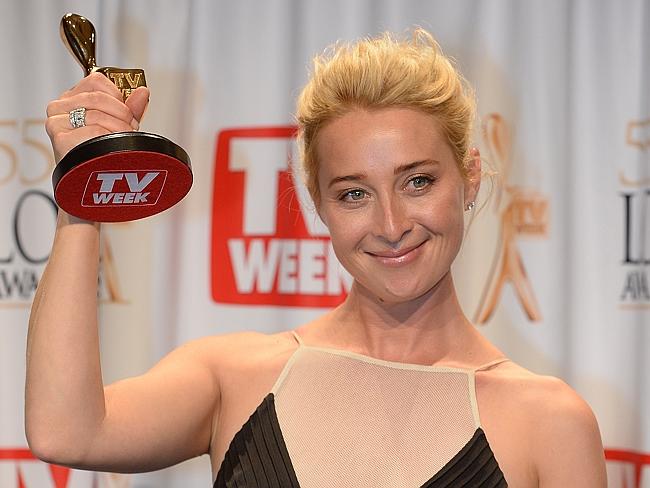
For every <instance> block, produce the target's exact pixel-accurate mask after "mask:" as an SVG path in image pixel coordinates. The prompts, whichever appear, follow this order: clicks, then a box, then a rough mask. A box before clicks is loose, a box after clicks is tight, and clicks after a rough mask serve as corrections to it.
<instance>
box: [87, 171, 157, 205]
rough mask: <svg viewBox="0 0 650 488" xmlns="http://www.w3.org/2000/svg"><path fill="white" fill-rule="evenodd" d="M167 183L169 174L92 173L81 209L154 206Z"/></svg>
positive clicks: (131, 172) (154, 172)
mask: <svg viewBox="0 0 650 488" xmlns="http://www.w3.org/2000/svg"><path fill="white" fill-rule="evenodd" d="M166 180H167V171H166V170H144V171H126V170H125V171H93V172H92V173H90V176H89V177H88V181H87V182H86V188H85V190H84V194H83V197H82V200H81V206H82V207H120V206H130V207H133V206H135V207H141V206H144V205H155V204H156V202H158V198H160V194H161V193H162V189H163V187H164V186H165V181H166Z"/></svg>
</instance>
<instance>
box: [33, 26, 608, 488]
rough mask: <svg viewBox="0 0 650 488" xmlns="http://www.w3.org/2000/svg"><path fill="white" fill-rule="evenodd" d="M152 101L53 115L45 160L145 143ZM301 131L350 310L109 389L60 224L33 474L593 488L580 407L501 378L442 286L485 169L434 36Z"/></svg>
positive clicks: (462, 91) (331, 89) (378, 49)
mask: <svg viewBox="0 0 650 488" xmlns="http://www.w3.org/2000/svg"><path fill="white" fill-rule="evenodd" d="M147 97H148V92H147V90H146V88H139V89H138V90H136V91H135V92H134V93H133V94H132V95H131V96H130V98H129V99H128V100H127V101H126V103H122V101H121V98H120V94H119V92H118V91H117V89H116V88H115V87H114V86H113V85H112V84H111V83H110V82H109V81H108V80H107V79H106V78H105V77H103V76H101V75H90V76H88V77H87V78H85V79H83V80H82V81H81V82H80V83H79V84H78V85H77V86H76V87H74V88H73V89H72V90H70V91H68V92H66V93H64V94H63V95H62V96H61V97H60V98H59V99H58V100H56V101H54V102H51V103H50V105H49V106H48V121H47V130H48V133H49V134H50V137H51V139H52V142H53V146H54V151H55V155H56V157H57V159H60V158H61V157H62V156H63V155H64V154H65V153H66V152H67V151H68V150H69V149H70V148H72V147H73V146H75V145H76V144H78V143H80V142H81V141H83V140H85V139H88V138H89V137H92V136H96V135H100V134H105V133H107V132H112V131H119V130H132V129H134V130H137V128H138V123H139V120H140V118H141V116H142V113H143V112H144V109H145V106H146V103H147ZM78 107H85V108H86V126H85V127H82V128H76V129H73V128H72V127H71V126H70V122H69V120H68V118H69V115H68V114H69V112H70V111H72V110H74V109H76V108H78ZM297 117H298V122H299V129H300V132H299V135H300V137H299V139H300V144H301V148H302V152H303V172H304V176H305V179H306V183H307V187H308V189H309V191H310V193H311V195H312V198H313V199H314V203H315V207H316V209H317V211H318V214H319V215H320V217H321V219H322V220H323V222H324V223H325V224H326V225H327V226H328V228H329V231H330V234H331V238H332V244H333V246H334V249H335V251H336V254H337V256H338V258H339V260H340V261H341V263H342V264H343V265H344V266H345V268H346V269H347V270H348V271H349V272H350V273H351V275H352V276H353V277H354V283H353V286H352V289H351V291H350V293H349V295H348V297H347V299H346V300H345V302H344V303H343V304H342V305H341V306H339V307H337V308H335V309H334V310H332V311H330V312H329V313H327V314H326V315H324V316H322V317H320V318H319V319H317V320H315V321H314V322H311V323H308V324H306V325H303V326H302V327H300V328H298V329H297V330H295V331H291V332H285V333H280V334H274V335H263V334H257V333H240V334H233V335H228V336H221V337H208V338H204V339H201V340H198V341H195V342H192V343H189V344H186V345H184V346H182V347H180V348H178V349H177V350H175V351H173V352H172V353H171V354H169V355H168V356H167V357H166V358H164V359H163V360H162V361H161V362H160V363H159V364H157V365H156V366H155V367H154V368H153V369H152V370H151V371H149V372H147V373H146V374H145V375H143V376H140V377H137V378H131V379H127V380H124V381H120V382H118V383H116V384H113V385H109V386H107V387H105V388H104V387H103V385H102V380H101V372H100V366H99V352H98V351H99V346H98V339H97V335H98V334H97V323H96V307H97V303H96V301H97V294H96V283H97V272H98V271H97V268H98V247H99V232H100V228H99V225H97V224H93V223H90V222H80V221H78V220H76V219H74V218H73V217H70V216H69V215H66V214H65V213H64V212H60V214H59V220H58V227H57V232H56V236H55V240H54V247H53V251H52V254H51V257H50V261H49V263H48V265H47V269H46V271H45V273H44V276H43V279H42V281H41V284H40V286H39V290H38V293H37V296H36V299H35V301H34V306H33V308H32V316H31V320H30V332H29V339H28V355H27V358H28V368H27V391H26V402H27V406H26V423H27V425H26V429H27V436H28V440H29V443H30V446H31V448H32V449H33V451H34V452H35V453H36V455H38V456H39V457H41V458H43V459H45V460H49V461H54V462H57V463H60V464H67V465H70V466H77V467H83V468H86V469H97V470H105V471H123V472H134V471H146V470H153V469H158V468H162V467H165V466H169V465H172V464H175V463H178V462H180V461H182V460H185V459H188V458H191V457H193V456H198V455H201V454H204V453H209V454H210V457H211V461H212V468H213V474H214V476H215V478H216V481H215V486H218V487H223V486H247V487H257V486H282V487H285V486H303V487H307V486H312V487H314V486H316V487H321V486H328V487H339V486H340V487H343V486H345V487H349V486H355V487H356V486H375V487H377V486H386V487H398V486H399V487H408V486H414V487H415V486H430V487H438V486H450V487H466V486H467V487H470V486H471V487H479V486H506V483H507V484H508V485H509V486H513V487H544V488H548V487H557V488H560V487H561V488H565V487H568V486H571V487H574V488H575V487H589V488H594V487H602V486H605V485H606V476H605V470H604V460H603V449H602V445H601V440H600V434H599V432H598V426H597V424H596V421H595V419H594V416H593V414H592V412H591V410H590V409H589V407H588V406H587V405H586V403H585V402H584V401H583V400H582V399H580V398H579V397H578V396H577V394H576V393H575V392H573V391H572V390H571V389H570V388H569V387H568V386H567V385H565V384H564V383H562V382H561V381H559V380H557V379H554V378H548V377H542V376H537V375H534V374H532V373H530V372H528V371H526V370H525V369H524V368H522V367H520V366H518V365H516V364H514V363H512V362H511V361H509V360H507V358H505V357H504V355H503V354H502V353H501V352H500V351H499V350H498V349H497V348H496V347H494V346H493V345H492V344H490V343H489V342H488V341H487V340H486V339H484V338H483V337H482V336H481V335H480V334H479V333H478V332H477V331H476V329H475V328H474V327H473V326H472V324H470V322H469V321H468V319H467V318H466V317H465V316H464V314H463V312H462V310H461V309H460V306H459V304H458V301H457V298H456V292H455V289H454V284H453V280H452V277H451V274H450V267H451V264H452V262H453V260H454V258H455V257H456V255H457V253H458V250H459V248H460V245H461V240H462V236H463V230H464V218H463V216H464V212H465V211H468V210H471V208H472V207H473V206H474V201H475V198H476V194H477V192H478V189H479V184H480V174H481V161H480V155H479V153H478V151H477V150H476V149H470V147H469V139H470V133H471V124H472V119H473V118H474V102H473V98H472V96H471V93H470V90H469V89H468V88H467V87H466V85H465V82H464V80H463V79H462V77H461V76H460V74H459V73H458V72H457V71H456V70H455V69H454V67H453V66H452V64H451V63H450V61H449V60H448V59H447V58H445V57H444V56H443V55H442V53H441V52H440V50H439V48H438V46H437V44H436V43H435V41H434V40H433V38H432V37H431V36H430V35H429V34H428V33H426V32H425V31H422V30H417V31H415V33H414V35H413V39H412V40H407V41H401V40H394V39H393V38H391V37H390V36H388V35H384V36H382V37H380V38H376V39H370V40H365V41H360V42H358V43H357V44H354V45H351V46H346V45H340V46H338V47H336V48H335V49H333V51H332V52H331V53H330V54H327V55H324V56H323V57H321V58H319V59H317V60H316V64H315V70H314V73H313V76H312V78H311V80H310V81H309V83H308V85H307V86H306V88H305V89H304V91H303V93H302V94H301V96H300V100H299V103H298V114H297Z"/></svg>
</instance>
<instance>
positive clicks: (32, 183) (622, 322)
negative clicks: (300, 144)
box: [0, 0, 650, 488]
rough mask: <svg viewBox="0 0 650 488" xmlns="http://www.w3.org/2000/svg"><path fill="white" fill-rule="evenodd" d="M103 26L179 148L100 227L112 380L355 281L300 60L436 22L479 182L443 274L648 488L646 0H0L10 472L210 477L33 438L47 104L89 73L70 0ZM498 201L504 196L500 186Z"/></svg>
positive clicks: (45, 225)
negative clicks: (166, 193) (301, 135)
mask: <svg viewBox="0 0 650 488" xmlns="http://www.w3.org/2000/svg"><path fill="white" fill-rule="evenodd" d="M68 11H74V12H78V13H80V14H82V15H84V16H86V17H88V18H90V19H91V20H92V21H93V23H94V24H95V27H96V28H97V34H98V35H97V43H98V44H97V59H98V64H99V65H101V66H121V67H126V68H144V69H145V71H146V77H147V82H148V85H149V86H150V87H151V90H152V95H151V104H150V107H149V111H148V114H147V117H146V121H145V123H144V124H143V129H144V130H147V131H149V132H155V133H159V134H163V135H165V136H167V137H169V138H171V139H172V140H174V141H176V142H178V143H179V144H181V145H182V146H183V147H185V148H186V149H187V151H188V152H189V154H190V155H191V158H192V164H193V168H194V176H195V181H194V186H193V188H192V191H191V192H190V194H189V196H188V197H187V198H186V199H185V200H184V201H183V202H182V203H181V204H180V205H178V206H177V207H175V208H173V209H172V210H169V211H167V212H165V213H164V214H161V215H159V216H156V217H153V218H149V219H146V220H143V221H139V222H135V223H130V224H124V225H110V226H109V225H107V226H106V227H105V229H106V232H105V233H104V240H103V248H102V249H103V251H102V272H101V280H100V288H101V291H100V294H101V299H102V306H101V336H102V353H103V365H104V375H105V379H106V381H113V380H116V379H118V378H122V377H124V376H128V375H135V374H139V373H142V372H144V371H146V370H147V369H148V368H149V367H151V366H152V365H153V364H154V363H155V362H156V361H157V360H158V359H159V358H160V357H162V356H163V355H164V354H166V353H167V352H168V351H169V350H171V349H172V348H174V347H175V346H177V345H179V344H181V343H183V342H185V341H187V340H190V339H193V338H196V337H200V336H205V335H210V334H222V333H226V332H231V331H235V330H241V329H255V330H259V331H266V332H274V331H280V330H284V329H287V328H291V327H294V326H296V325H298V324H300V323H301V322H304V321H306V320H309V319H311V318H313V317H314V316H316V315H318V314H321V313H323V311H324V310H325V309H326V308H328V307H331V306H333V305H335V304H336V303H338V302H339V301H340V300H341V299H342V297H343V296H344V295H345V291H346V289H347V286H348V285H349V279H348V278H347V276H346V275H345V273H343V272H342V271H341V269H340V267H339V265H338V263H337V262H336V260H335V258H333V255H332V253H331V251H330V248H329V244H328V240H327V235H326V233H325V232H324V229H323V228H322V226H321V225H320V224H319V222H318V220H317V218H316V217H315V215H314V213H313V210H312V209H311V207H310V205H309V203H308V200H307V199H305V198H303V197H304V189H302V188H301V187H300V186H299V185H298V187H297V188H296V187H294V184H293V183H294V182H293V181H292V179H291V177H290V175H289V173H288V172H287V168H288V164H289V162H290V161H291V159H292V158H294V155H295V147H294V142H293V134H294V129H293V125H292V124H293V118H292V111H293V107H294V101H295V98H296V95H297V93H298V92H299V89H300V87H301V86H302V84H303V83H304V82H305V80H306V77H307V66H308V65H309V62H310V59H311V58H312V57H313V56H314V55H315V54H317V53H319V52H321V51H322V50H323V49H324V48H325V47H326V46H327V45H329V44H331V43H333V42H335V41H336V40H338V39H344V40H352V39H355V38H357V37H360V36H365V35H371V34H376V33H379V32H381V31H383V30H393V31H397V32H404V31H405V30H406V29H408V28H409V27H412V26H414V25H421V26H423V27H425V28H427V29H429V30H431V31H432V32H433V33H434V35H435V36H436V37H437V39H438V40H439V41H440V43H441V45H442V46H443V49H444V50H445V52H446V53H448V54H450V55H452V56H453V57H455V58H456V60H457V62H458V65H459V66H460V68H461V70H462V71H463V72H464V74H465V75H466V76H467V78H468V79H469V80H470V82H471V83H472V84H473V85H474V86H475V87H476V90H477V95H478V102H479V103H478V111H479V120H478V121H477V128H476V132H475V142H476V144H477V145H478V146H479V147H480V149H481V151H482V154H483V156H484V158H485V160H486V161H487V162H488V163H490V166H491V168H492V170H494V172H498V173H499V177H498V178H499V179H500V180H501V183H502V185H500V186H499V185H495V184H493V183H495V182H496V179H497V178H492V179H491V180H490V179H486V181H485V184H484V186H483V188H484V191H483V195H482V198H481V200H480V201H479V207H480V206H483V208H482V211H481V212H480V213H478V216H477V217H476V218H475V219H474V221H473V223H472V225H471V226H470V230H469V232H468V236H467V239H466V241H465V243H464V246H463V249H462V253H461V256H460V258H459V260H458V262H457V265H456V268H455V270H454V272H455V276H456V281H457V284H458V287H459V290H460V294H461V300H462V302H463V305H464V307H465V310H466V311H467V314H468V315H469V316H470V317H472V318H473V320H474V321H475V322H476V323H477V327H478V328H479V329H480V330H481V331H482V332H483V333H484V334H485V335H486V336H488V337H489V338H490V339H492V340H493V341H494V342H495V343H496V344H497V345H498V346H499V347H501V348H502V349H503V350H504V351H505V352H506V353H507V354H508V355H509V356H510V357H511V358H512V359H513V360H515V361H517V362H519V363H520V364H522V365H523V366H525V367H527V368H529V369H531V370H533V371H535V372H537V373H541V374H551V375H556V376H559V377H561V378H563V379H564V380H565V381H566V382H568V383H569V384H570V385H571V386H572V387H573V388H575V389H576V390H577V391H578V392H579V393H580V394H581V395H582V396H583V397H584V398H586V400H587V401H588V402H589V403H590V405H591V407H592V408H593V409H594V411H595V413H596V416H597V417H598V420H599V422H600V428H601V431H602V435H603V440H604V444H605V446H606V453H607V458H608V463H607V470H608V476H609V482H610V486H612V487H615V488H618V487H646V488H647V487H650V422H649V420H648V412H649V411H650V410H649V407H650V376H649V375H647V372H648V350H649V349H650V320H649V316H650V287H649V286H648V267H649V265H650V216H649V213H650V90H649V89H648V87H649V86H650V27H649V26H650V4H649V3H648V2H645V1H643V0H626V1H616V2H614V1H611V2H607V1H604V0H603V1H593V0H582V1H580V0H576V1H572V2H569V1H559V0H551V1H546V2H532V1H519V0H511V1H506V0H496V1H491V2H487V1H483V2H481V1H471V0H457V1H427V2H424V1H421V2H420V1H408V0H383V1H369V0H367V1H360V0H345V1H344V0H330V1H328V2H322V1H317V0H313V1H297V0H296V1H289V0H285V1H280V0H277V1H264V2H262V1H258V2H254V1H238V2H236V1H212V0H209V1H208V0H205V1H187V2H178V1H177V0H165V1H163V0H156V1H154V0H141V1H139V2H126V1H117V0H116V1H111V2H108V1H106V2H102V1H98V0H94V1H88V0H83V1H82V0H78V1H72V0H70V1H63V0H56V1H42V2H40V1H38V0H23V1H21V2H15V1H9V0H3V1H2V2H1V3H0V66H2V76H0V101H1V103H0V486H1V487H3V488H4V487H8V488H14V487H16V488H18V487H21V488H22V487H56V488H63V487H75V488H77V487H78V488H82V487H83V488H85V487H91V486H92V487H95V486H132V487H140V488H144V487H148V486H163V487H190V486H191V487H207V486H210V483H211V479H210V471H209V463H208V460H207V458H206V457H203V458H199V459H197V460H192V461H190V462H187V463H183V464H182V465H179V466H177V467H174V468H170V469H168V470H164V471H161V472H157V473H151V474H144V475H133V476H128V477H127V476H110V475H105V474H104V475H100V474H91V473H86V472H82V471H70V470H67V469H62V468H56V467H51V466H48V465H46V464H44V463H41V462H39V461H36V460H34V459H33V457H32V456H31V454H30V453H29V451H28V450H27V447H26V441H25V437H24V432H23V400H22V399H23V387H24V349H25V336H26V331H27V319H28V314H29V305H30V303H31V300H32V298H33V294H34V289H35V287H36V284H37V283H38V280H39V278H40V276H41V273H42V270H43V266H44V263H45V261H46V259H47V257H48V253H49V249H50V245H51V241H52V235H53V231H54V225H55V207H54V204H53V201H52V197H51V195H52V191H51V184H50V175H51V171H52V156H51V150H50V148H49V143H48V140H47V137H46V135H45V132H44V129H43V119H44V113H45V106H46V104H47V102H48V101H49V100H50V99H52V98H54V97H56V96H57V95H58V94H59V93H60V92H61V91H63V90H64V89H67V88H68V87H70V86H72V85H73V84H74V83H75V82H76V81H77V80H78V79H79V78H80V77H81V75H82V71H81V69H80V68H79V66H78V65H77V64H76V62H75V61H74V59H73V58H72V57H71V55H70V54H69V53H68V52H67V50H66V49H65V48H64V47H63V45H62V43H61V41H60V39H59V32H58V29H59V20H60V18H61V16H62V15H63V14H64V13H66V12H68ZM488 193H491V195H490V198H489V199H487V196H488Z"/></svg>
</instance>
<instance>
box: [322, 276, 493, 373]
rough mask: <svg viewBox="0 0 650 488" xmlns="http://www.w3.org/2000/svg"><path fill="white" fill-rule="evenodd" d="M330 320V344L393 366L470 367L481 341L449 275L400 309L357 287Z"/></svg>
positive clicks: (401, 303) (354, 287) (398, 305)
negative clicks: (467, 364)
mask: <svg viewBox="0 0 650 488" xmlns="http://www.w3.org/2000/svg"><path fill="white" fill-rule="evenodd" d="M328 318H329V319H330V320H327V323H328V326H327V327H326V329H329V333H328V334H327V335H328V336H329V338H332V339H331V340H328V341H327V342H332V343H336V344H337V345H338V346H339V347H344V348H346V349H349V350H354V351H357V352H360V353H362V354H367V355H369V356H372V357H376V358H380V359H385V360H390V361H401V362H409V363H421V364H433V363H436V362H441V361H445V362H456V361H460V362H462V361H467V360H468V359H471V356H472V355H473V354H472V351H475V350H476V349H477V348H478V346H479V343H480V341H481V339H482V338H481V336H480V334H479V333H478V332H477V331H476V330H475V329H474V327H473V326H472V325H471V324H470V323H469V321H468V320H467V318H466V317H465V315H464V314H463V312H462V310H461V308H460V304H459V303H458V299H457V296H456V292H455V289H454V285H453V280H452V277H451V274H450V273H447V274H446V275H445V276H444V277H443V278H442V279H441V280H440V281H439V282H438V283H437V284H436V286H435V287H433V288H432V289H431V290H429V291H428V292H427V293H425V294H424V295H422V296H421V297H418V298H416V299H414V300H409V301H408V302H400V303H386V302H383V301H381V300H379V299H378V297H377V296H375V295H372V294H371V293H370V292H369V291H368V290H367V289H366V288H364V287H362V286H361V285H359V284H358V283H356V282H355V283H354V285H353V286H352V289H351V291H350V294H349V295H348V297H347V299H346V301H345V302H344V303H343V304H342V305H341V306H340V307H338V308H337V309H335V310H334V311H333V312H331V314H329V316H328ZM326 340H327V339H326ZM468 354H469V356H470V357H469V358H468V357H467V355H468Z"/></svg>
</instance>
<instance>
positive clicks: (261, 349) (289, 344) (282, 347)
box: [172, 331, 296, 368]
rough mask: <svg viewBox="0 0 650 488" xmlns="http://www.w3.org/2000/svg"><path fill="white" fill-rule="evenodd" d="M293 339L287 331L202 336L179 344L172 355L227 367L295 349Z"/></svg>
mask: <svg viewBox="0 0 650 488" xmlns="http://www.w3.org/2000/svg"><path fill="white" fill-rule="evenodd" d="M295 344H296V342H295V340H294V339H293V338H292V337H291V334H290V333H289V332H279V333H276V334H264V333H261V332H254V331H246V332H235V333H231V334H224V335H215V336H208V337H202V338H200V339H195V340H193V341H189V342H187V343H185V344H183V345H181V346H179V347H178V348H177V349H176V350H175V351H173V353H172V354H177V355H182V356H185V357H188V358H194V359H196V360H199V361H202V362H205V364H208V365H211V366H215V367H223V368H231V367H237V366H244V365H246V364H255V363H258V362H260V361H265V360H272V359H273V358H274V357H276V356H282V355H284V354H285V353H286V352H288V351H290V350H292V349H295Z"/></svg>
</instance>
